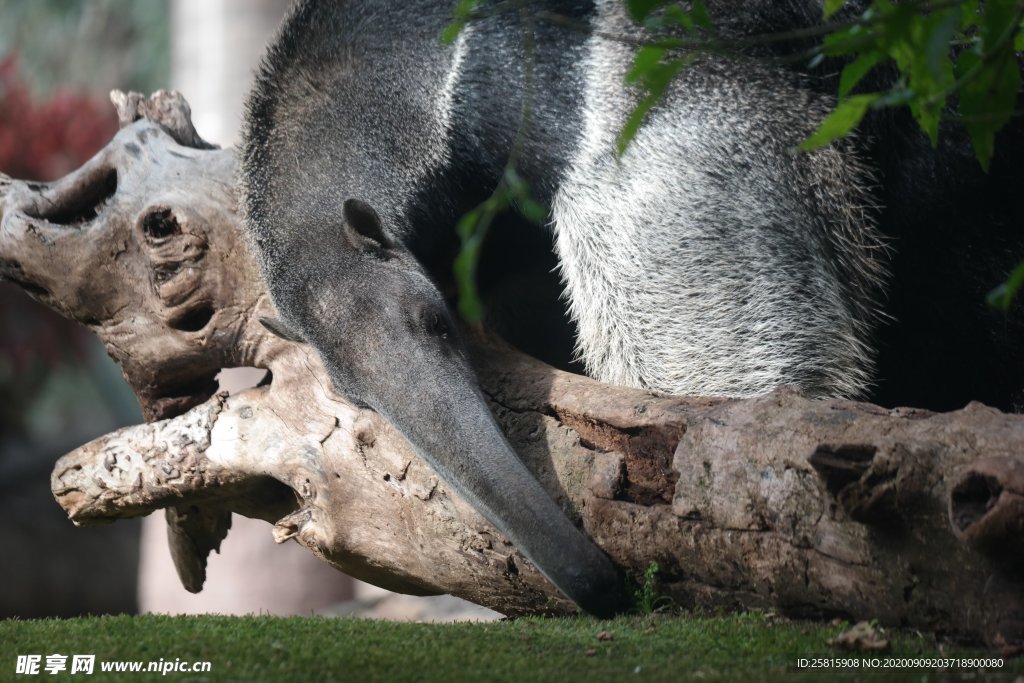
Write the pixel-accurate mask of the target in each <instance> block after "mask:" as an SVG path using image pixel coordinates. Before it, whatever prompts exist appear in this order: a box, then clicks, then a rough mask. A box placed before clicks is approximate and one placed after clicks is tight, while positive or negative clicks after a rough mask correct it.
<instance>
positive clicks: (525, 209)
mask: <svg viewBox="0 0 1024 683" xmlns="http://www.w3.org/2000/svg"><path fill="white" fill-rule="evenodd" d="M516 208H518V209H519V213H521V214H522V215H523V217H524V218H525V219H526V220H528V221H532V222H534V223H541V224H542V223H544V222H545V221H546V220H547V217H548V210H547V209H545V208H544V207H543V206H542V205H541V204H539V203H537V202H536V201H535V200H534V199H532V198H530V197H520V198H519V200H518V201H517V202H516Z"/></svg>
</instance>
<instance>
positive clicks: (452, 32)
mask: <svg viewBox="0 0 1024 683" xmlns="http://www.w3.org/2000/svg"><path fill="white" fill-rule="evenodd" d="M466 23H467V22H466V21H464V20H457V21H453V22H452V23H450V24H448V25H447V26H445V27H444V30H443V31H441V42H442V43H444V44H445V45H451V44H452V43H454V42H455V41H456V39H457V38H458V37H459V34H460V33H462V29H464V28H466Z"/></svg>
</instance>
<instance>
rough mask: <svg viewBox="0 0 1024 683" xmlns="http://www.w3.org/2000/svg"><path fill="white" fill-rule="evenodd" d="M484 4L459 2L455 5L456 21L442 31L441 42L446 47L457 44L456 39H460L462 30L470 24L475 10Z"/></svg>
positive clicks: (465, 0) (478, 0) (474, 1)
mask: <svg viewBox="0 0 1024 683" xmlns="http://www.w3.org/2000/svg"><path fill="white" fill-rule="evenodd" d="M481 2H483V0H459V1H458V3H457V4H456V5H455V10H454V11H453V12H452V16H453V17H454V20H453V21H452V23H450V24H448V25H447V26H445V27H444V30H443V31H441V42H442V43H445V44H446V45H450V44H451V43H454V42H455V39H456V38H458V37H459V34H460V33H461V32H462V29H464V28H466V24H468V23H469V20H470V17H471V16H472V14H473V10H475V9H476V8H477V6H478V5H479V4H480V3H481Z"/></svg>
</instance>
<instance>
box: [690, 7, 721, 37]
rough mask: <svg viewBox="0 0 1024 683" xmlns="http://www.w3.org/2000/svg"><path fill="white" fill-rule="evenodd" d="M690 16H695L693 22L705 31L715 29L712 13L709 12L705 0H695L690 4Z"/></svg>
mask: <svg viewBox="0 0 1024 683" xmlns="http://www.w3.org/2000/svg"><path fill="white" fill-rule="evenodd" d="M690 16H691V17H692V18H693V23H695V24H697V26H699V27H701V28H702V29H704V30H705V31H708V32H712V31H714V30H715V26H714V23H712V21H711V15H709V14H708V8H707V7H705V6H704V0H693V4H692V5H691V6H690Z"/></svg>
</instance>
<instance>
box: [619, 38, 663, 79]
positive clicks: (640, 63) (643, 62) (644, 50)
mask: <svg viewBox="0 0 1024 683" xmlns="http://www.w3.org/2000/svg"><path fill="white" fill-rule="evenodd" d="M666 52H667V50H666V49H665V48H663V47H657V46H654V45H644V46H643V47H641V48H640V49H639V50H637V51H636V55H634V57H633V66H632V67H630V69H629V72H628V73H626V82H627V83H637V82H640V83H646V82H647V79H648V77H649V76H650V74H651V73H652V72H654V71H655V70H656V69H657V68H658V66H659V65H660V64H661V59H662V57H664V56H665V53H666Z"/></svg>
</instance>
